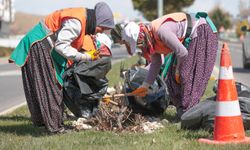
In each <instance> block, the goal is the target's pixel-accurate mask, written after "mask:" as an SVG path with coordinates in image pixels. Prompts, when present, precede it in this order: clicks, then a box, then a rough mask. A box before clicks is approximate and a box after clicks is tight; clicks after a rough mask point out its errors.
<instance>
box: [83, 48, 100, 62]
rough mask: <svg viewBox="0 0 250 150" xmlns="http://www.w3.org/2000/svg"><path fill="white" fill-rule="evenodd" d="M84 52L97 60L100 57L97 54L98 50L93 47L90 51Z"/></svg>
mask: <svg viewBox="0 0 250 150" xmlns="http://www.w3.org/2000/svg"><path fill="white" fill-rule="evenodd" d="M85 53H87V54H88V55H89V56H90V58H91V60H97V59H99V58H100V56H99V54H100V52H99V51H98V50H95V49H93V50H90V51H86V52H85Z"/></svg>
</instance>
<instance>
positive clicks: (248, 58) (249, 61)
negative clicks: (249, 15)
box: [241, 26, 250, 69]
mask: <svg viewBox="0 0 250 150" xmlns="http://www.w3.org/2000/svg"><path fill="white" fill-rule="evenodd" d="M241 30H242V31H243V32H246V35H245V38H244V40H243V43H242V55H243V56H242V58H243V59H242V60H243V67H244V68H245V69H250V28H249V27H248V26H242V27H241Z"/></svg>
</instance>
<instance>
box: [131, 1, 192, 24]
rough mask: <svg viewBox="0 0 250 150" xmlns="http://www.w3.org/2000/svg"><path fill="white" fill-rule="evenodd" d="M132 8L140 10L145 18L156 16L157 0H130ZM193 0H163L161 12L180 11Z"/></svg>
mask: <svg viewBox="0 0 250 150" xmlns="http://www.w3.org/2000/svg"><path fill="white" fill-rule="evenodd" d="M132 2H133V5H134V8H135V9H138V10H139V11H141V12H142V13H143V15H144V17H145V18H147V19H148V20H154V19H156V18H157V0H132ZM193 2H194V0H178V1H176V0H163V3H164V4H163V5H164V7H163V12H164V13H163V14H168V13H173V12H178V11H181V10H182V8H183V7H188V6H190V5H191V4H193Z"/></svg>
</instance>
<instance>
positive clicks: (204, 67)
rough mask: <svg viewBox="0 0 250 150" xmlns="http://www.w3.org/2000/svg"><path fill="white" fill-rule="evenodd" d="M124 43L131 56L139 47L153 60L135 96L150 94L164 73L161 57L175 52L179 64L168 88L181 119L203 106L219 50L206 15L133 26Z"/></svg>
mask: <svg viewBox="0 0 250 150" xmlns="http://www.w3.org/2000/svg"><path fill="white" fill-rule="evenodd" d="M113 32H114V31H113ZM111 33H112V32H111ZM121 40H122V41H123V43H125V44H126V45H127V47H128V53H130V54H133V53H134V52H135V49H136V46H137V47H138V48H140V49H142V52H143V56H144V57H145V58H146V59H148V60H150V59H151V66H150V68H149V73H148V75H147V78H146V80H145V82H144V83H143V85H142V86H141V87H140V88H138V89H136V90H135V91H134V92H133V93H134V94H135V95H138V96H145V95H146V94H147V91H148V87H149V85H150V84H152V82H153V81H154V79H155V78H156V76H157V75H158V73H159V71H160V67H161V65H162V60H161V54H164V55H165V56H166V55H168V54H171V53H172V52H173V53H174V55H175V56H174V58H177V64H176V65H175V61H172V65H171V66H170V68H169V71H168V77H167V79H166V84H167V86H168V90H169V93H170V96H171V98H172V102H173V103H174V105H175V106H176V108H177V116H178V117H181V115H182V114H183V113H184V112H186V111H187V110H188V109H190V108H191V107H193V106H194V105H196V104H197V103H198V102H199V100H200V98H201V96H202V95H203V93H204V91H205V88H206V86H207V82H208V80H209V78H210V75H211V73H212V70H213V66H214V64H215V59H216V52H217V48H218V38H217V30H216V28H215V26H214V24H213V23H212V21H211V20H210V18H209V17H208V16H207V14H206V13H202V12H201V13H197V14H192V15H189V14H185V13H181V12H180V13H172V14H168V15H165V16H163V17H161V18H158V19H156V20H154V21H152V22H151V23H150V24H143V23H141V24H139V25H137V24H135V23H133V22H131V23H128V24H127V25H126V26H125V27H124V28H123V29H122V30H121ZM183 41H184V42H183ZM184 45H185V46H184Z"/></svg>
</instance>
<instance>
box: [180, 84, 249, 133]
mask: <svg viewBox="0 0 250 150" xmlns="http://www.w3.org/2000/svg"><path fill="white" fill-rule="evenodd" d="M236 89H237V92H238V99H239V104H240V110H241V115H242V119H243V124H244V128H245V130H250V88H249V87H248V86H246V85H244V84H242V83H239V82H236ZM213 90H214V92H215V93H216V92H217V83H216V84H215V86H214V88H213ZM215 109H216V96H214V97H210V98H208V99H206V100H204V101H201V102H200V103H199V104H197V105H196V106H194V107H193V108H191V109H190V110H188V111H187V112H185V113H184V114H183V115H182V117H181V128H183V129H206V130H210V131H212V130H213V128H214V117H215Z"/></svg>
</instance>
